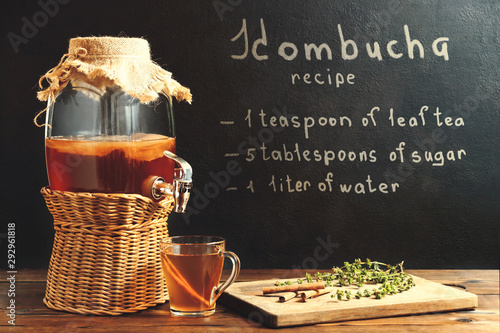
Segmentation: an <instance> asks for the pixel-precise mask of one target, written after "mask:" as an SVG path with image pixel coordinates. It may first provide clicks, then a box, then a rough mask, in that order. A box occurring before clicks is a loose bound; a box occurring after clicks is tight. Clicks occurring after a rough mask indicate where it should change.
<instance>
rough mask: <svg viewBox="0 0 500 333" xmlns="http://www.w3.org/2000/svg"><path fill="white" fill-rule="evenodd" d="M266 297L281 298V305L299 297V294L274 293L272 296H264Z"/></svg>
mask: <svg viewBox="0 0 500 333" xmlns="http://www.w3.org/2000/svg"><path fill="white" fill-rule="evenodd" d="M264 296H267V297H279V298H278V301H279V302H280V303H283V302H286V301H289V300H291V299H292V298H295V297H296V296H297V293H296V292H294V291H282V292H279V293H272V294H264Z"/></svg>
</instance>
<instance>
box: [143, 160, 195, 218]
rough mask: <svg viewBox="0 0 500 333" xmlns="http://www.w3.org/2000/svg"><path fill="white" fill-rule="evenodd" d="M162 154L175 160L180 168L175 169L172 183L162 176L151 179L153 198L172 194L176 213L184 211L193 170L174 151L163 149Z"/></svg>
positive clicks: (191, 183) (191, 182)
mask: <svg viewBox="0 0 500 333" xmlns="http://www.w3.org/2000/svg"><path fill="white" fill-rule="evenodd" d="M163 155H165V157H168V158H170V159H172V160H174V161H175V162H177V164H179V166H180V168H179V169H175V172H174V181H173V184H168V183H166V182H165V181H164V180H163V178H161V177H156V178H155V179H154V180H153V185H152V187H151V194H152V196H153V198H155V199H160V198H161V197H162V196H164V195H166V194H170V195H173V197H174V211H175V212H177V213H184V212H186V208H187V203H188V200H189V196H190V194H191V187H192V186H193V170H192V169H191V165H189V163H188V162H186V161H185V160H183V159H182V158H180V157H178V156H177V155H175V154H174V153H172V152H170V151H168V150H165V151H164V152H163ZM177 171H178V172H177Z"/></svg>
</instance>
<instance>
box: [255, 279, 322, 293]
mask: <svg viewBox="0 0 500 333" xmlns="http://www.w3.org/2000/svg"><path fill="white" fill-rule="evenodd" d="M318 289H325V284H324V283H323V282H313V283H303V284H293V285H286V286H279V287H276V286H274V287H262V293H263V294H273V293H279V292H283V291H303V290H318Z"/></svg>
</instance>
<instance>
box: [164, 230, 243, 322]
mask: <svg viewBox="0 0 500 333" xmlns="http://www.w3.org/2000/svg"><path fill="white" fill-rule="evenodd" d="M225 244H226V242H225V240H224V239H223V238H221V237H212V236H176V237H168V238H165V239H164V240H162V241H161V242H160V254H161V264H162V269H163V273H164V276H165V281H166V282H167V290H168V295H169V303H170V312H171V313H172V314H173V315H176V316H184V317H200V316H208V315H211V314H213V313H214V312H215V302H216V300H217V299H218V298H219V296H220V295H221V294H222V293H223V292H224V290H226V288H227V287H229V286H230V285H231V284H232V283H233V282H234V280H235V279H236V278H237V277H238V274H239V271H240V260H239V258H238V256H237V255H236V254H234V253H233V252H230V251H226V250H225ZM224 258H229V259H230V260H231V262H232V264H233V268H232V271H231V275H230V276H229V278H228V279H227V280H226V281H225V282H224V283H223V284H222V285H219V280H220V278H221V275H222V267H223V265H224Z"/></svg>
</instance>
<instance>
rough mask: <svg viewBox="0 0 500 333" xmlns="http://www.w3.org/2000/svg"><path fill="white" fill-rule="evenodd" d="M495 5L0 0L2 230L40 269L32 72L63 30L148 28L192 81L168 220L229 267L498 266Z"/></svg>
mask: <svg viewBox="0 0 500 333" xmlns="http://www.w3.org/2000/svg"><path fill="white" fill-rule="evenodd" d="M499 8H500V7H499V4H498V2H497V1H494V0H489V1H487V0H482V1H477V0H463V1H462V0H461V1H457V0H448V1H430V0H424V1H396V0H395V1H326V0H325V1H308V2H303V1H250V0H220V1H219V0H217V1H185V0H183V1H164V0H162V1H109V2H108V1H106V2H102V1H77V0H73V1H68V0H66V1H62V0H60V1H56V0H41V1H38V2H37V1H10V2H8V3H5V4H3V8H2V11H1V14H0V15H1V16H2V18H1V36H2V47H1V50H0V52H1V72H2V79H1V82H2V85H1V87H0V92H1V103H2V107H1V131H0V135H1V144H0V145H1V152H0V156H1V164H0V165H1V166H0V168H1V174H2V186H1V201H0V205H1V208H0V219H1V223H2V228H3V229H2V232H3V233H4V234H3V235H4V236H2V239H1V241H2V244H4V245H5V243H6V242H5V240H6V236H5V232H6V226H7V224H8V223H13V224H15V228H16V250H17V252H16V261H17V267H46V266H47V265H48V260H49V257H50V251H51V246H52V239H53V228H52V219H51V216H50V214H49V213H48V211H47V209H46V207H45V204H44V202H43V199H42V197H41V195H40V194H39V189H40V188H41V187H42V186H44V185H46V184H47V179H46V175H45V164H44V148H43V135H44V133H43V129H40V128H37V127H35V126H34V125H33V122H32V119H33V117H34V115H35V114H36V112H37V111H38V110H40V109H42V108H43V107H44V105H43V104H42V103H40V102H38V101H37V100H36V98H35V93H36V90H37V88H36V84H37V81H38V78H39V77H40V76H41V75H42V74H43V73H45V71H46V70H48V69H49V68H51V67H53V66H54V65H55V64H57V62H58V61H59V59H60V57H61V56H62V54H64V53H65V52H66V50H67V46H68V40H69V39H70V38H71V37H75V36H89V35H94V36H99V35H111V36H117V35H126V36H131V37H141V36H142V37H145V38H147V39H148V40H149V42H150V44H151V49H152V56H153V59H155V61H157V62H158V63H159V64H160V65H162V66H163V67H164V68H166V69H168V70H170V71H172V72H173V73H174V76H175V77H176V78H177V79H178V80H179V81H180V82H181V83H182V84H183V85H186V86H188V87H190V88H191V90H192V93H193V95H194V101H193V104H192V105H188V104H179V103H177V104H175V105H174V107H175V117H176V125H177V134H178V137H177V139H178V153H179V155H180V156H182V157H184V158H185V159H186V160H187V161H189V162H190V163H191V165H192V166H193V169H194V176H195V188H194V192H193V195H192V199H191V201H190V205H189V210H188V213H187V214H185V215H179V214H172V216H171V217H170V218H169V230H170V233H171V234H214V235H221V236H224V237H225V238H226V239H227V240H228V248H230V249H231V250H233V251H235V252H236V253H238V254H239V255H240V257H241V259H242V265H243V267H244V268H309V269H315V268H328V267H331V266H333V265H339V264H341V263H342V262H343V261H347V260H352V259H354V258H357V257H361V258H365V257H369V258H372V259H378V260H382V261H387V262H391V263H394V262H399V261H401V260H405V262H406V263H407V265H408V266H409V267H413V268H497V267H498V263H499V257H498V241H499V235H498V225H499V222H500V210H499V208H498V204H499V203H500V191H499V160H500V154H499V149H498V146H499V145H500V139H499V134H498V133H499V121H498V118H499V117H500V112H499V108H500V99H499V96H500V94H499V83H498V82H499V81H498V78H499V77H500V75H499V64H500V63H499V54H500V40H499V35H498V27H499V23H500V22H499V19H498V18H499V17H500V15H499V14H500V12H499ZM391 115H392V116H391ZM365 154H366V155H365ZM349 189H350V191H349ZM3 248H5V247H3ZM2 251H4V250H2ZM3 253H4V254H2V257H3V258H6V256H7V255H6V253H7V252H6V250H5V251H4V252H3ZM1 262H2V265H3V264H4V262H5V261H4V260H3V259H2V261H1Z"/></svg>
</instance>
